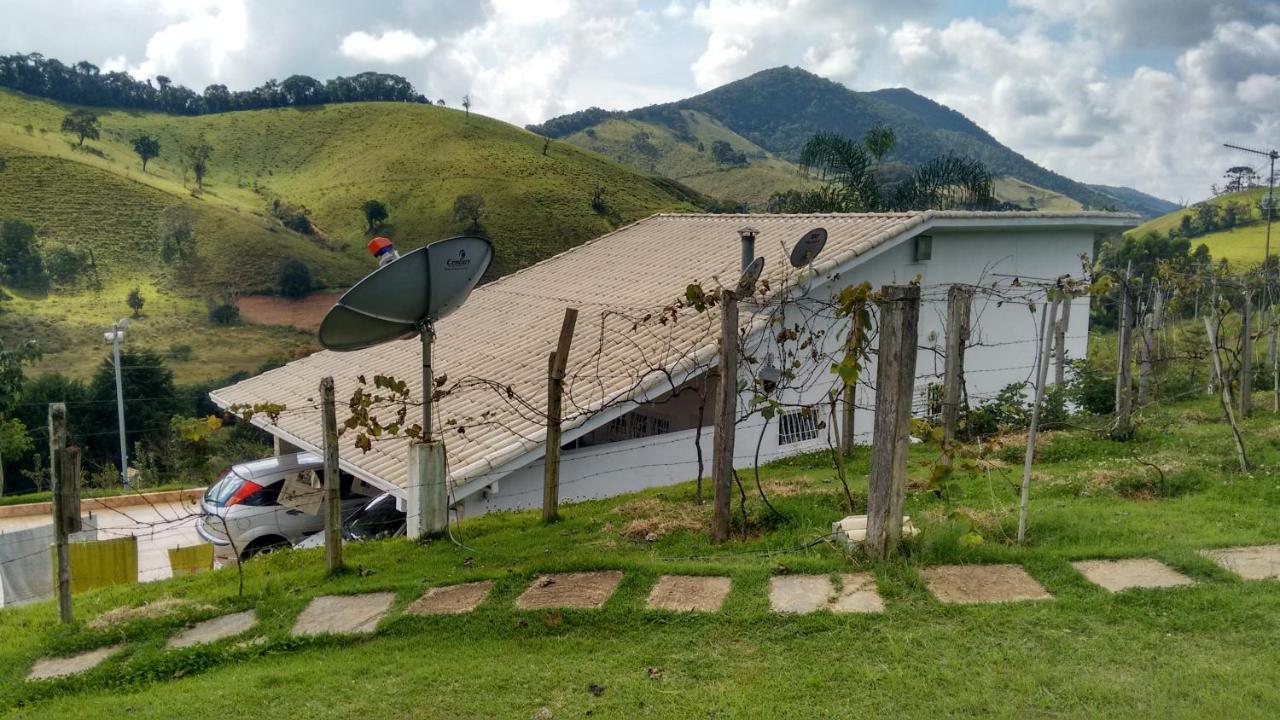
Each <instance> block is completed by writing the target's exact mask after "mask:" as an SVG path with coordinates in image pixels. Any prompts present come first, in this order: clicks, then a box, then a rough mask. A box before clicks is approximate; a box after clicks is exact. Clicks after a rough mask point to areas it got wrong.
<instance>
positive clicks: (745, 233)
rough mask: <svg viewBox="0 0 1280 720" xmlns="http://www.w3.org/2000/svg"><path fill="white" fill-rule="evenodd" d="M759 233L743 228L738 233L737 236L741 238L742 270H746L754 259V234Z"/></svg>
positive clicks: (752, 229)
mask: <svg viewBox="0 0 1280 720" xmlns="http://www.w3.org/2000/svg"><path fill="white" fill-rule="evenodd" d="M757 232H759V231H758V230H756V229H755V228H752V227H744V228H742V229H741V230H739V231H738V235H739V236H740V237H741V238H742V269H743V270H746V269H747V266H748V265H750V264H751V261H752V260H755V259H756V233H757Z"/></svg>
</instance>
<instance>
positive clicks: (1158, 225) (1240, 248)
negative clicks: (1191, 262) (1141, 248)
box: [1127, 188, 1280, 267]
mask: <svg viewBox="0 0 1280 720" xmlns="http://www.w3.org/2000/svg"><path fill="white" fill-rule="evenodd" d="M1266 194H1267V189H1266V188H1253V189H1251V190H1244V191H1241V192H1236V193H1226V194H1223V195H1218V196H1217V197H1212V198H1209V199H1208V200H1205V202H1207V203H1210V204H1213V205H1224V204H1226V203H1228V202H1235V203H1239V204H1242V205H1245V206H1247V207H1249V208H1250V209H1251V211H1252V213H1253V221H1252V222H1250V223H1249V224H1247V225H1240V226H1237V227H1234V228H1232V229H1230V230H1221V231H1218V232H1212V233H1206V234H1204V235H1199V236H1196V237H1194V238H1191V246H1192V247H1196V246H1198V245H1200V244H1202V243H1203V244H1204V245H1207V246H1208V247H1209V252H1210V254H1212V255H1213V257H1214V259H1217V260H1220V259H1225V260H1227V262H1229V263H1231V264H1232V265H1238V266H1241V267H1248V266H1250V265H1257V264H1259V263H1261V262H1262V256H1263V252H1264V248H1265V247H1266V233H1267V224H1266V222H1265V220H1262V219H1259V215H1260V213H1261V211H1260V210H1259V209H1258V204H1259V202H1260V201H1261V200H1262V198H1263V197H1264V196H1265V195H1266ZM1194 214H1195V211H1194V210H1192V209H1191V208H1181V209H1178V210H1175V211H1173V212H1171V213H1168V214H1165V215H1161V216H1160V217H1158V218H1155V219H1153V220H1148V221H1147V222H1145V223H1143V224H1141V225H1139V226H1138V227H1136V228H1134V229H1132V230H1130V231H1129V232H1128V233H1127V234H1128V235H1131V236H1134V237H1137V236H1140V235H1144V234H1146V233H1148V232H1155V233H1158V234H1162V235H1163V234H1166V233H1168V232H1169V231H1170V230H1173V229H1175V228H1177V227H1178V226H1179V224H1180V223H1181V222H1182V218H1183V217H1184V216H1192V217H1194ZM1278 250H1280V215H1278V216H1277V219H1276V220H1273V221H1272V228H1271V253H1272V254H1273V255H1274V254H1276V252H1277V251H1278Z"/></svg>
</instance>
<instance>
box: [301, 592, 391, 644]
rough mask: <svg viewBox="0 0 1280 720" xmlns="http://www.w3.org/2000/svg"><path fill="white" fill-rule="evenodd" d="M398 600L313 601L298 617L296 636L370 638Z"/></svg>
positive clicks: (379, 596)
mask: <svg viewBox="0 0 1280 720" xmlns="http://www.w3.org/2000/svg"><path fill="white" fill-rule="evenodd" d="M395 600H396V596H395V594H394V593H389V592H380V593H366V594H364V595H321V596H319V597H317V598H313V599H312V600H311V604H309V605H307V608H306V609H305V610H303V611H302V614H301V615H299V616H298V621H297V622H296V623H295V624H294V626H293V635H294V636H295V637H304V636H308V635H325V634H328V633H333V634H336V635H356V634H364V635H367V634H369V633H372V632H373V631H374V630H376V629H377V627H378V621H379V620H381V619H382V616H383V615H386V614H387V611H388V610H390V609H391V604H392V603H393V602H395Z"/></svg>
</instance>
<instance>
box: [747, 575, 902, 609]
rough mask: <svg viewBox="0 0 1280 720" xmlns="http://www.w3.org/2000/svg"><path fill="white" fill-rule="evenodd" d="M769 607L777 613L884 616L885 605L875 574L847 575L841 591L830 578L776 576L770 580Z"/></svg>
mask: <svg viewBox="0 0 1280 720" xmlns="http://www.w3.org/2000/svg"><path fill="white" fill-rule="evenodd" d="M769 607H770V608H771V609H772V610H773V611H774V612H777V613H793V614H804V613H811V612H816V611H818V610H830V611H831V612H834V613H878V612H884V601H883V600H882V599H881V598H880V592H879V591H878V590H877V589H876V578H875V576H874V575H872V574H871V573H843V574H841V575H840V590H839V591H837V590H836V588H835V586H834V585H833V584H832V582H831V576H830V575H776V576H774V577H771V578H769Z"/></svg>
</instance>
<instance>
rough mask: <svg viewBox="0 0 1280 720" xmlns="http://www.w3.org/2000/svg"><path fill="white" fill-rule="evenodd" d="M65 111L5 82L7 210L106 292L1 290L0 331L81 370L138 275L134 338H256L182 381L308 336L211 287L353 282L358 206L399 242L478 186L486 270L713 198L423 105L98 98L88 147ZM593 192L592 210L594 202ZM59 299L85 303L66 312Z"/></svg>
mask: <svg viewBox="0 0 1280 720" xmlns="http://www.w3.org/2000/svg"><path fill="white" fill-rule="evenodd" d="M70 109H71V106H67V105H63V104H60V103H56V102H52V101H48V100H43V99H38V98H33V97H30V96H27V95H23V94H21V93H15V92H10V91H0V159H2V160H3V162H0V217H16V218H19V219H23V220H26V221H27V222H30V223H31V224H32V225H34V226H35V227H36V228H37V236H38V240H39V242H40V244H41V245H42V247H43V248H44V249H46V250H47V249H49V248H51V247H54V246H57V245H64V244H65V245H71V246H76V247H80V248H84V249H86V250H91V251H92V252H93V256H94V260H95V261H96V265H97V269H98V275H99V277H100V278H101V281H102V284H103V289H102V290H100V291H97V292H94V291H89V290H78V291H73V292H66V291H57V292H54V293H51V294H48V295H45V296H31V295H30V294H23V293H20V292H17V291H14V290H12V289H10V293H11V294H13V295H15V296H16V298H15V299H14V300H12V301H9V302H6V303H4V305H2V306H0V307H3V308H6V311H4V312H3V313H0V337H2V338H5V339H7V340H11V339H15V338H22V337H26V336H27V335H26V333H33V332H34V333H35V336H36V337H38V338H40V339H41V340H42V341H45V345H46V348H47V349H49V350H50V351H51V352H50V353H48V354H47V355H46V360H45V365H46V366H47V367H59V368H67V369H70V370H72V371H75V372H80V373H83V372H84V371H85V370H87V368H88V367H90V366H91V365H92V364H93V363H96V362H97V359H98V357H99V356H98V347H97V346H98V344H100V332H101V326H102V325H103V324H104V323H106V322H109V321H110V320H111V319H113V318H115V317H119V316H120V315H122V314H125V313H127V312H128V310H127V308H125V306H124V303H123V297H124V293H125V292H127V289H128V287H130V286H132V285H141V286H143V287H144V288H147V289H148V290H149V291H150V293H151V298H152V300H151V304H150V305H148V306H147V307H146V308H145V309H144V311H143V312H144V313H145V314H147V315H148V316H149V317H148V322H146V323H139V324H138V328H139V329H138V331H137V334H136V336H137V337H139V338H145V336H146V335H147V333H148V330H146V329H144V328H147V327H150V328H151V329H152V331H154V332H156V333H157V334H158V339H161V340H164V341H165V342H166V343H173V344H178V345H182V344H190V345H192V346H193V347H194V348H195V350H196V357H197V359H198V360H204V359H205V358H202V357H200V350H201V349H202V348H206V347H208V348H217V347H222V346H225V345H226V343H227V342H228V341H229V340H228V338H235V339H237V340H240V341H243V342H246V343H248V344H249V345H252V346H254V347H253V348H252V349H250V350H243V349H241V350H238V351H237V352H238V354H240V355H243V357H241V358H240V359H239V360H238V361H237V362H235V363H231V364H229V365H221V364H218V363H217V362H216V361H215V362H208V363H204V362H199V361H196V362H193V363H192V367H191V368H190V373H189V374H188V375H189V376H197V375H198V376H202V377H218V376H223V375H226V374H227V372H229V371H230V370H232V369H244V368H245V367H247V366H252V365H256V363H257V362H260V361H261V360H262V359H264V358H266V357H268V356H271V355H279V354H283V353H284V352H287V351H288V349H289V348H290V346H291V345H299V346H305V345H306V344H307V343H308V342H309V337H308V336H305V335H300V334H298V333H292V332H289V331H277V330H269V331H268V330H265V329H262V328H246V327H240V328H230V329H228V328H226V327H224V326H217V325H213V324H211V323H209V322H208V321H207V319H206V318H205V314H206V311H205V298H207V297H212V296H215V295H216V296H221V295H222V294H224V293H231V294H244V293H254V292H264V291H270V290H271V289H272V287H273V286H274V284H275V282H276V280H277V277H278V274H279V268H280V265H281V263H282V262H283V261H285V260H286V259H298V260H301V261H303V262H305V263H306V264H307V265H308V266H309V267H310V268H311V270H312V274H313V277H314V279H315V281H316V284H317V285H318V286H323V287H345V286H346V285H349V284H350V283H351V282H353V281H355V280H357V279H359V278H360V277H362V276H363V275H364V274H365V273H367V272H368V271H369V270H371V269H372V268H373V267H374V262H373V260H372V258H370V257H369V256H368V253H367V252H366V250H365V248H364V244H365V242H366V241H367V239H368V237H367V235H366V233H365V227H364V217H363V214H362V212H361V209H360V206H361V204H362V203H363V202H364V201H365V200H368V199H378V200H381V201H383V202H385V203H386V204H387V206H388V208H389V210H390V219H389V221H388V223H387V225H386V226H385V227H384V228H383V229H382V230H381V232H382V233H383V234H386V235H388V236H390V237H391V238H392V239H393V240H395V241H396V244H397V246H398V247H399V248H400V249H401V250H402V251H403V250H408V249H412V248H415V247H418V246H421V245H423V244H425V243H427V242H430V241H432V240H435V239H438V238H441V237H447V236H449V235H452V234H457V233H458V232H460V231H462V230H463V229H464V228H465V225H466V223H465V222H459V221H457V220H455V219H454V217H453V213H452V208H453V204H454V201H455V199H456V198H457V197H458V196H460V195H466V194H475V195H479V196H480V197H482V198H483V200H484V207H485V211H484V216H483V217H482V219H481V223H482V226H483V228H484V230H485V232H486V233H488V234H489V235H490V236H491V237H492V238H493V240H494V243H495V246H496V257H495V262H494V266H493V269H492V270H491V274H493V275H497V274H502V273H507V272H510V271H513V270H516V269H518V268H520V267H524V266H526V265H528V264H530V263H533V262H536V261H538V260H540V259H543V258H545V257H548V256H550V255H552V254H555V253H557V252H560V251H562V250H564V249H566V248H568V247H571V246H573V245H575V244H577V243H580V242H582V241H584V240H587V239H590V238H593V237H596V236H598V235H601V234H603V233H605V232H608V231H609V230H611V229H613V228H615V227H617V226H618V225H620V224H622V223H626V222H630V221H633V220H635V219H638V218H640V217H643V216H646V215H649V214H651V213H654V212H662V211H680V210H692V209H696V208H697V207H698V206H699V205H700V204H705V203H706V202H707V199H706V198H705V197H703V196H701V195H699V194H698V193H696V192H693V191H691V190H688V189H687V188H684V187H682V186H680V185H678V184H677V183H673V182H670V181H668V180H665V179H662V178H654V177H649V176H647V175H645V174H643V173H639V172H636V171H635V170H633V169H631V168H629V167H627V166H625V165H622V164H620V163H618V162H615V161H613V160H610V159H607V158H605V157H602V156H599V155H596V154H593V153H590V152H586V151H583V150H580V149H579V148H577V147H575V146H573V145H571V144H567V143H557V142H553V143H551V144H550V145H549V146H548V147H547V148H546V149H545V150H546V151H545V153H544V144H543V140H542V138H539V137H537V136H536V135H534V134H532V133H530V132H528V131H526V130H522V129H520V128H517V127H514V126H511V125H508V124H506V123H503V122H500V121H497V120H493V119H490V118H485V117H481V116H476V115H472V116H470V117H469V118H468V117H466V116H465V115H464V113H463V112H462V111H460V110H452V109H447V108H443V107H435V106H431V105H424V104H416V103H349V104H342V105H329V106H315V107H308V108H289V109H274V110H258V111H245V112H234V113H221V114H213V115H203V116H196V117H186V116H174V115H166V114H160V113H150V112H139V111H123V110H111V109H102V108H93V109H91V110H92V111H93V112H95V113H96V114H97V115H98V116H99V118H100V120H101V125H102V128H101V138H100V140H97V141H94V140H90V141H88V142H87V143H86V145H85V149H84V150H79V149H76V148H75V147H74V146H73V141H74V138H71V136H68V135H63V134H61V133H59V132H58V128H59V126H60V124H61V121H62V118H63V116H64V115H65V114H66V113H67V112H68V111H69V110H70ZM142 133H146V134H149V135H152V136H154V137H156V138H158V139H159V141H160V146H161V154H160V156H159V157H158V158H155V159H154V160H152V161H151V162H150V163H149V164H148V166H147V172H146V173H145V174H144V173H142V171H141V168H140V163H139V161H138V158H137V157H136V156H135V155H134V153H133V150H132V148H131V142H132V140H133V139H134V138H135V137H137V136H138V135H139V134H142ZM201 138H203V141H204V142H207V143H208V144H209V145H210V146H211V148H212V158H211V170H210V172H209V174H208V176H207V177H206V179H205V189H204V192H203V193H202V194H196V193H193V191H192V189H193V187H194V180H193V177H192V176H191V174H190V172H189V171H187V170H185V169H184V167H183V165H184V163H183V161H182V153H181V148H184V147H187V146H190V145H192V144H195V143H196V142H198V141H199V140H200V139H201ZM597 188H602V189H603V191H604V196H603V199H604V206H603V207H593V202H592V199H593V195H594V194H595V191H596V190H597ZM277 200H278V201H280V202H283V203H287V204H289V205H292V206H295V207H300V208H305V209H306V211H307V213H308V215H309V217H310V219H311V221H312V223H313V224H314V227H315V228H316V232H315V233H314V234H311V235H304V234H300V233H297V232H294V231H292V230H289V229H287V228H285V227H284V225H283V224H282V223H281V222H280V221H279V220H278V219H277V218H276V217H275V216H274V215H273V214H272V213H271V212H270V210H269V206H270V204H271V203H272V202H273V201H277ZM172 206H181V207H184V208H186V209H188V210H189V211H190V213H191V215H192V217H193V218H194V219H195V223H194V225H195V237H196V241H195V245H196V247H197V250H198V252H199V255H200V257H201V261H202V265H201V269H200V272H199V273H196V274H195V275H194V276H193V277H189V278H183V279H181V280H179V279H177V278H175V277H173V273H172V272H171V271H170V270H168V269H167V268H165V267H164V266H163V264H162V263H160V262H159V261H158V259H157V257H156V235H157V228H158V224H159V219H160V215H161V213H162V212H163V211H164V210H165V209H166V208H169V207H172ZM145 294H146V293H144V295H145ZM70 306H76V307H78V308H80V309H82V310H87V312H86V313H85V314H84V315H80V316H77V315H69V314H67V313H66V312H64V310H65V309H66V308H67V307H70ZM55 319H56V322H52V321H53V320H55ZM46 320H49V321H50V322H45V321H46ZM264 333H265V334H264ZM246 335H251V336H253V337H242V336H246ZM139 341H141V340H139ZM90 343H92V351H91V352H89V348H90ZM162 349H163V347H162ZM77 353H83V354H84V356H83V357H81V355H79V354H77Z"/></svg>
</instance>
